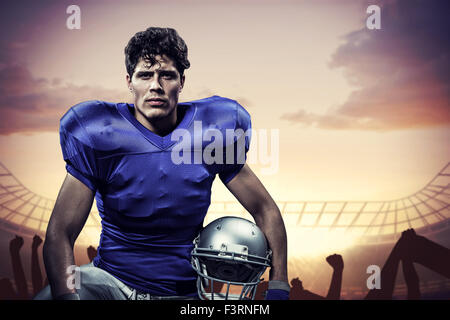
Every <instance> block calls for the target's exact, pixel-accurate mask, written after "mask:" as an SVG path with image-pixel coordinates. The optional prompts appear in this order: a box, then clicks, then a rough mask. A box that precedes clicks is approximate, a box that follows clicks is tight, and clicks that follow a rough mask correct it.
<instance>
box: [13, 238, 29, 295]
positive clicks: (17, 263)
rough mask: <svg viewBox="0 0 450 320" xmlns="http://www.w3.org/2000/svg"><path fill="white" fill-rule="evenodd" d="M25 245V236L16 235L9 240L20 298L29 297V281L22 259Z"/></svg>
mask: <svg viewBox="0 0 450 320" xmlns="http://www.w3.org/2000/svg"><path fill="white" fill-rule="evenodd" d="M22 246H23V238H22V237H19V236H17V235H16V237H15V238H14V239H12V240H11V241H10V242H9V252H10V254H11V263H12V269H13V274H14V280H15V282H16V288H17V293H18V296H17V297H18V298H19V299H29V296H28V288H27V281H26V278H25V273H24V271H23V266H22V260H21V259H20V249H21V248H22Z"/></svg>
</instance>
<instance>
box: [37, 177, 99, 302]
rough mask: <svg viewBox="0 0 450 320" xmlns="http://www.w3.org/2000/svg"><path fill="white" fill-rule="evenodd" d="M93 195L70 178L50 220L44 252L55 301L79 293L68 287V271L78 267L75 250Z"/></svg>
mask: <svg viewBox="0 0 450 320" xmlns="http://www.w3.org/2000/svg"><path fill="white" fill-rule="evenodd" d="M94 195H95V193H94V192H93V191H92V190H91V189H89V188H88V187H87V186H86V185H84V184H83V183H82V182H80V181H79V180H78V179H76V178H74V177H73V176H71V175H70V174H67V176H66V178H65V180H64V183H63V185H62V187H61V189H60V191H59V194H58V198H57V200H56V203H55V207H54V209H53V212H52V215H51V217H50V221H49V224H48V227H47V234H46V236H45V243H44V248H43V251H44V252H43V253H44V262H45V269H46V271H47V277H48V280H49V283H50V287H51V290H52V295H53V298H57V297H59V296H62V295H64V294H70V293H76V291H75V289H69V288H68V286H67V279H68V276H69V275H68V274H67V268H68V267H69V266H71V265H74V264H75V259H74V254H73V246H74V243H75V240H76V239H77V237H78V235H79V234H80V231H81V229H82V228H83V226H84V224H85V223H86V220H87V218H88V216H89V212H90V210H91V207H92V202H93V201H94Z"/></svg>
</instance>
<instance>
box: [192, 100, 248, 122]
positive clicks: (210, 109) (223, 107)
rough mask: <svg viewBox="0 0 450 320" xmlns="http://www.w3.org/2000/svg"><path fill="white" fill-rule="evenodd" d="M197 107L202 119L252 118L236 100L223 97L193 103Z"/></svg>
mask: <svg viewBox="0 0 450 320" xmlns="http://www.w3.org/2000/svg"><path fill="white" fill-rule="evenodd" d="M190 103H193V104H195V105H196V107H197V110H198V112H199V114H200V117H206V118H211V117H212V118H215V119H223V118H229V117H232V118H234V119H237V118H242V117H245V118H247V117H248V118H250V114H249V113H248V112H247V110H245V108H244V107H243V106H242V105H241V104H240V103H239V102H238V101H236V100H233V99H230V98H225V97H221V96H217V95H215V96H212V97H208V98H204V99H200V100H195V101H191V102H190Z"/></svg>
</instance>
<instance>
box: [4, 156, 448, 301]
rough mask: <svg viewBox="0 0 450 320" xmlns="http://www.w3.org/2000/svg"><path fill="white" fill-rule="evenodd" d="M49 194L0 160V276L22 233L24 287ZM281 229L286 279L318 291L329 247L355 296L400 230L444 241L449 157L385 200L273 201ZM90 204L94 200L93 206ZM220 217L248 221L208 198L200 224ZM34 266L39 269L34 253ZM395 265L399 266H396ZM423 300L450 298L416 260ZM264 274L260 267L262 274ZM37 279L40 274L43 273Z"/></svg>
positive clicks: (85, 236)
mask: <svg viewBox="0 0 450 320" xmlns="http://www.w3.org/2000/svg"><path fill="white" fill-rule="evenodd" d="M54 204H55V200H54V199H49V198H46V197H42V196H40V195H38V194H37V193H35V192H33V191H31V190H29V189H28V188H27V187H26V186H24V185H23V184H22V183H21V182H20V181H19V180H18V179H17V178H16V177H15V176H14V174H13V173H12V172H10V171H9V170H8V169H7V168H6V167H5V166H4V165H3V164H1V163H0V250H1V254H2V257H4V261H3V262H2V263H1V264H0V278H2V279H10V280H11V283H12V284H13V286H16V284H15V283H14V280H13V279H14V275H13V270H12V265H11V262H10V261H8V257H9V242H10V241H11V239H13V238H14V237H15V235H18V236H21V237H23V239H24V245H23V249H22V250H21V253H20V255H21V259H22V264H23V268H24V270H25V275H26V278H27V280H28V281H27V286H28V292H32V289H31V288H32V283H31V281H30V279H31V275H29V270H30V267H29V266H30V264H31V243H32V239H33V237H34V236H35V235H39V236H40V237H41V238H42V239H44V237H45V231H46V228H47V224H48V221H49V218H50V215H51V211H52V209H53V207H54ZM277 204H278V206H279V208H280V211H281V213H282V216H283V219H284V222H285V226H286V229H287V234H288V253H289V265H288V270H289V280H292V279H294V278H299V279H300V280H301V281H302V283H303V287H304V288H305V289H307V290H309V291H311V292H314V293H316V294H318V295H321V296H325V295H326V292H327V290H328V287H329V283H330V279H331V272H332V269H331V268H330V266H328V265H327V263H326V261H325V258H326V257H327V256H328V255H331V254H334V253H337V254H340V255H342V256H343V259H344V265H345V268H344V274H343V284H342V291H341V299H348V300H350V299H363V298H364V297H365V295H366V294H367V292H368V288H367V278H368V277H369V276H370V274H368V272H367V268H368V267H369V266H373V265H376V266H379V267H380V268H381V267H382V266H383V264H384V262H385V260H386V258H387V256H388V255H389V252H390V251H391V249H392V247H393V245H394V243H395V242H396V241H397V240H398V239H399V237H400V236H401V233H402V231H404V230H406V229H409V228H414V229H415V231H416V233H417V234H419V235H421V236H424V237H426V238H428V239H430V240H432V241H434V242H436V243H438V244H440V245H442V246H445V247H447V248H448V247H450V207H449V204H450V162H449V163H448V164H447V165H446V166H445V167H444V168H442V170H440V171H439V172H438V173H437V174H436V175H435V176H434V177H431V180H430V181H429V182H428V183H427V184H425V186H424V187H423V188H422V189H421V190H418V191H417V192H416V193H414V194H411V195H408V196H405V197H403V198H400V199H394V200H386V201H370V200H368V201H351V200H348V201H322V202H320V201H279V202H277ZM93 208H95V206H94V207H93ZM222 216H240V217H243V218H247V219H249V220H252V218H251V216H250V215H249V214H248V213H247V212H246V211H245V209H244V208H243V207H242V206H241V205H240V204H239V203H237V201H236V202H233V201H230V202H213V203H212V204H211V206H210V208H209V211H208V214H207V216H206V219H205V225H206V224H208V223H209V222H210V221H212V220H214V219H216V218H219V217H222ZM100 228H101V224H100V218H99V216H98V212H97V211H95V210H93V211H92V212H91V214H90V216H89V218H88V220H87V222H86V225H85V227H84V228H83V230H82V231H81V233H80V235H79V237H78V239H77V241H76V244H75V259H76V260H75V261H76V263H77V264H78V265H81V264H85V263H88V262H89V259H88V255H87V254H86V249H87V248H88V247H89V246H94V247H96V246H97V245H98V241H99V236H100ZM39 263H40V266H41V270H45V269H44V266H43V262H42V255H41V252H40V253H39ZM400 269H401V268H400ZM416 269H417V273H418V276H419V279H420V289H421V293H422V298H424V299H448V298H450V279H447V278H445V277H443V276H441V275H439V274H437V273H435V272H433V271H431V270H429V269H427V268H425V267H423V266H421V265H418V264H416ZM264 278H265V279H266V280H267V279H268V275H267V273H266V274H265V275H264ZM44 279H45V275H44ZM405 297H406V286H405V283H404V280H403V276H402V271H401V270H399V273H398V275H397V282H396V286H395V291H394V299H404V298H405Z"/></svg>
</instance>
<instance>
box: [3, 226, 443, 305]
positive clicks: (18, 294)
mask: <svg viewBox="0 0 450 320" xmlns="http://www.w3.org/2000/svg"><path fill="white" fill-rule="evenodd" d="M42 242H43V241H42V239H41V238H40V237H39V236H38V235H35V236H34V237H33V241H32V245H31V284H32V292H31V294H30V292H29V288H28V284H27V280H26V277H25V272H24V268H23V265H22V260H21V256H20V250H21V248H22V247H23V244H24V240H23V238H22V237H20V236H17V235H16V236H15V237H14V238H13V239H12V240H11V241H10V243H9V252H10V257H11V264H12V270H13V276H14V285H13V282H12V281H11V279H9V278H1V279H0V300H18V299H19V300H25V299H31V298H32V297H34V296H35V295H36V294H37V293H38V292H39V291H41V290H42V289H43V288H44V286H46V285H47V284H48V279H47V278H46V279H45V280H43V276H42V273H41V268H40V265H39V255H38V249H39V247H40V245H41V244H42ZM96 255H97V249H95V248H94V247H93V246H89V247H88V248H87V256H88V258H89V261H92V260H93V259H94V258H95V256H96ZM326 262H327V263H328V264H329V265H330V266H331V268H332V269H333V273H332V277H331V282H330V286H329V289H328V293H327V295H326V296H321V295H318V294H316V293H313V292H311V291H309V290H306V289H304V288H303V283H302V281H301V280H300V279H299V278H298V277H297V278H293V279H292V280H291V282H290V285H291V291H290V295H289V299H290V300H325V299H327V300H339V299H340V297H341V288H342V280H343V270H344V260H343V258H342V256H341V255H339V254H332V255H329V256H328V257H326ZM400 263H401V265H402V270H403V277H404V280H405V284H406V287H407V295H406V297H405V298H407V299H413V300H415V299H421V297H422V295H421V292H420V280H419V276H418V274H417V271H416V269H415V267H414V263H418V264H421V265H423V266H425V267H427V268H429V269H431V270H433V271H434V272H436V273H438V274H440V275H442V276H444V277H446V278H447V279H450V249H448V248H446V247H444V246H442V245H440V244H437V243H435V242H433V241H431V240H429V239H427V238H425V237H423V236H420V235H418V234H416V232H415V231H414V229H408V230H405V231H403V232H402V235H401V237H400V238H399V240H398V241H397V242H396V243H395V244H394V246H393V248H392V250H391V252H390V254H389V256H388V257H387V259H386V262H385V264H384V266H383V268H382V269H381V274H380V286H379V288H374V289H370V290H368V293H367V295H366V296H365V299H367V300H390V299H392V298H393V293H394V289H395V283H396V277H397V272H398V269H399V265H400ZM222 288H223V284H222V283H218V282H216V283H215V284H214V289H213V291H214V292H220V291H221V290H222ZM267 288H268V282H267V281H262V282H261V283H260V284H259V286H258V288H257V291H256V294H255V299H256V300H263V299H264V297H265V293H266V291H267ZM208 289H209V288H208ZM208 289H207V291H209V290H208Z"/></svg>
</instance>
